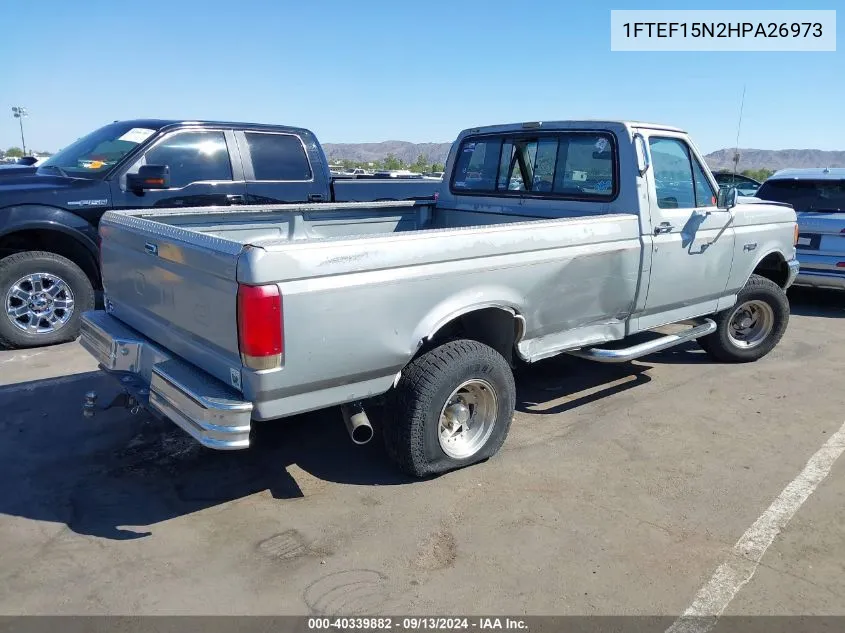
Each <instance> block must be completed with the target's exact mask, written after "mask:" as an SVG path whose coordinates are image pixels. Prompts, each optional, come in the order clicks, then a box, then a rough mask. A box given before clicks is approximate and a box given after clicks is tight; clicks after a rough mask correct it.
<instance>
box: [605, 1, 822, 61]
mask: <svg viewBox="0 0 845 633" xmlns="http://www.w3.org/2000/svg"><path fill="white" fill-rule="evenodd" d="M610 50H611V51H734V52H743V51H771V52H774V51H795V52H798V51H828V52H833V51H836V11H833V10H823V11H821V10H806V11H805V10H789V11H786V10H783V11H781V10H766V11H751V10H742V11H733V10H725V11H716V10H701V11H690V10H677V11H675V10H665V11H664V10H659V11H652V10H648V11H645V10H643V11H630V10H619V11H617V10H612V11H611V12H610Z"/></svg>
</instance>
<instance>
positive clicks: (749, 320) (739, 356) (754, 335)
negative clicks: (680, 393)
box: [698, 275, 789, 363]
mask: <svg viewBox="0 0 845 633" xmlns="http://www.w3.org/2000/svg"><path fill="white" fill-rule="evenodd" d="M714 320H715V321H716V325H717V329H716V331H715V332H714V333H713V334H708V335H707V336H704V337H701V338H700V339H698V344H699V345H700V346H701V348H702V349H703V350H704V351H705V352H707V353H708V354H709V355H710V356H711V357H713V358H715V359H716V360H719V361H721V362H727V363H747V362H752V361H755V360H758V359H760V358H763V356H765V355H766V354H768V353H769V352H771V351H772V350H773V349H774V347H775V346H776V345H777V344H778V342H780V339H781V338H782V337H783V334H784V332H786V326H787V325H788V324H789V301H788V299H787V298H786V292H784V290H783V288H781V287H780V286H778V285H777V284H776V283H774V282H773V281H771V280H769V279H766V278H765V277H760V276H759V275H752V276H751V278H750V279H749V280H748V283H747V284H745V287H744V288H743V289H742V290H740V291H739V293H738V295H737V300H736V304H734V306H733V307H732V308H730V309H729V310H725V311H724V312H720V313H719V314H717V315H716V316H715V318H714Z"/></svg>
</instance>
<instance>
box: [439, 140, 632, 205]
mask: <svg viewBox="0 0 845 633" xmlns="http://www.w3.org/2000/svg"><path fill="white" fill-rule="evenodd" d="M451 190H452V193H454V194H458V195H487V196H490V195H494V196H530V197H543V198H563V199H571V200H594V201H601V202H608V201H610V200H613V199H614V198H615V197H616V195H617V193H618V157H617V146H616V139H615V137H614V136H613V135H612V134H611V133H609V132H593V131H567V132H552V133H541V134H524V133H512V134H508V133H506V134H493V135H485V136H475V137H467V138H466V139H464V141H463V142H462V143H461V146H460V148H459V149H458V154H457V158H456V161H455V169H454V170H453V173H452V182H451Z"/></svg>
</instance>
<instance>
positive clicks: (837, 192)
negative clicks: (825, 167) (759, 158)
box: [757, 179, 845, 211]
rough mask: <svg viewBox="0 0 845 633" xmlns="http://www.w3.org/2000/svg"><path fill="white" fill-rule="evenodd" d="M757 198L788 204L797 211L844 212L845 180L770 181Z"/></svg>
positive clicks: (764, 184) (758, 193) (760, 190)
mask: <svg viewBox="0 0 845 633" xmlns="http://www.w3.org/2000/svg"><path fill="white" fill-rule="evenodd" d="M757 197H758V198H762V199H763V200H771V201H772V202H786V203H788V204H791V205H792V208H793V209H795V210H796V211H842V210H843V209H845V180H830V179H819V180H809V179H808V180H785V179H784V180H768V181H766V182H765V183H763V186H762V187H760V189H759V191H758V192H757Z"/></svg>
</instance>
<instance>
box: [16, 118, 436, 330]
mask: <svg viewBox="0 0 845 633" xmlns="http://www.w3.org/2000/svg"><path fill="white" fill-rule="evenodd" d="M438 188H439V183H436V182H431V181H427V180H422V179H420V180H410V179H408V180H406V179H395V178H391V179H387V178H385V179H383V180H379V179H368V180H339V179H335V178H332V177H331V175H330V173H329V165H328V161H327V160H326V156H325V154H324V153H323V149H322V147H321V146H320V144H319V142H318V141H317V138H316V137H315V136H314V134H313V133H312V132H310V131H308V130H305V129H300V128H292V127H285V126H277V125H258V124H252V123H225V122H196V121H160V120H147V119H145V120H133V121H119V122H115V123H112V124H110V125H106V126H104V127H102V128H100V129H98V130H96V131H94V132H92V133H91V134H88V135H87V136H85V137H83V138H81V139H79V140H78V141H76V142H75V143H73V144H72V145H70V146H68V147H67V148H65V149H63V150H62V151H60V152H59V153H57V154H56V155H55V156H52V157H51V158H49V159H48V160H47V161H45V162H44V163H43V164H42V165H40V166H38V167H35V166H28V167H23V166H18V167H16V168H11V167H9V168H7V169H3V170H0V257H2V259H0V300H2V301H3V310H2V314H0V346H12V347H33V346H40V345H47V344H51V343H58V342H62V341H68V340H72V339H74V338H76V336H77V335H78V332H79V322H80V317H81V313H82V312H83V311H85V310H88V309H90V308H92V307H93V306H94V297H95V294H94V293H95V290H99V289H100V287H101V277H100V270H99V265H98V245H97V223H98V222H99V220H100V216H102V214H103V213H104V212H105V211H106V210H109V209H134V208H139V207H183V208H190V207H198V206H205V205H216V206H221V205H222V206H231V207H232V208H235V207H237V206H238V205H245V204H280V203H295V202H311V203H328V202H339V201H344V202H368V201H372V200H409V199H430V198H432V197H433V195H434V193H435V192H436V191H437V190H438Z"/></svg>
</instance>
